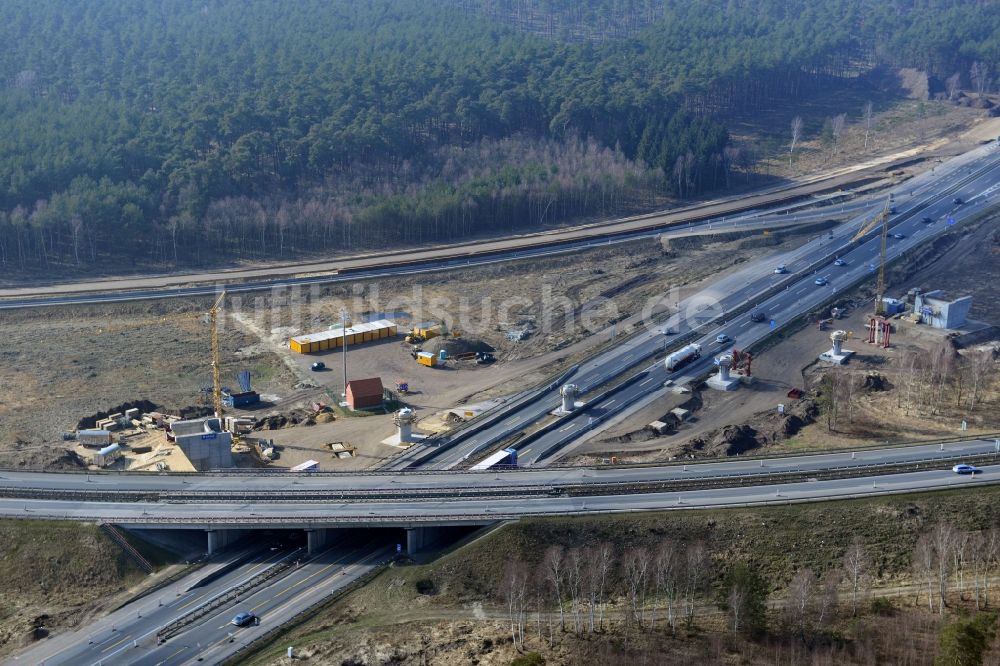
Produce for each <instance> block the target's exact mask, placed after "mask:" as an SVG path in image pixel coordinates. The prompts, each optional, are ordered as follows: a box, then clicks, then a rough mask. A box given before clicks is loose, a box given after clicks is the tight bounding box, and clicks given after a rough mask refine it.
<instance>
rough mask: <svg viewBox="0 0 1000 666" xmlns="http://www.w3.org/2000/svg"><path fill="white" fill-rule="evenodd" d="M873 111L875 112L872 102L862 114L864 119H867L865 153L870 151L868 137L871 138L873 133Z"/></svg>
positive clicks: (867, 104) (866, 105)
mask: <svg viewBox="0 0 1000 666" xmlns="http://www.w3.org/2000/svg"><path fill="white" fill-rule="evenodd" d="M873 110H874V106H873V105H872V103H871V102H868V103H866V104H865V108H864V110H863V112H862V113H863V114H864V118H865V151H867V150H868V137H870V136H871V133H872V111H873Z"/></svg>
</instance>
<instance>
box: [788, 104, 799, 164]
mask: <svg viewBox="0 0 1000 666" xmlns="http://www.w3.org/2000/svg"><path fill="white" fill-rule="evenodd" d="M801 138H802V116H795V117H794V118H792V141H791V143H789V144H788V168H789V169H791V168H792V156H793V155H794V153H795V145H796V144H797V143H798V142H799V139H801Z"/></svg>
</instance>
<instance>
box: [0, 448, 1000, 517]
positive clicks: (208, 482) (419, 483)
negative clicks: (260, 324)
mask: <svg viewBox="0 0 1000 666" xmlns="http://www.w3.org/2000/svg"><path fill="white" fill-rule="evenodd" d="M995 450H996V446H995V442H994V440H993V439H965V440H957V441H954V442H946V443H934V444H920V445H911V446H896V447H885V448H873V449H857V450H842V451H833V452H829V453H819V454H811V455H790V456H780V457H770V458H753V457H750V458H742V457H736V458H729V459H725V460H721V461H717V462H704V461H703V462H697V463H695V462H690V463H686V464H685V463H683V462H678V463H674V464H660V465H648V466H634V467H628V466H618V465H608V466H601V467H533V468H523V469H512V470H504V471H495V470H491V471H485V472H469V471H465V472H461V473H455V472H449V471H423V472H382V473H364V472H361V473H352V472H336V473H320V474H303V475H296V474H291V473H285V474H260V475H243V474H235V475H225V474H199V475H189V476H188V475H185V476H177V475H138V474H76V473H73V474H68V473H67V474H50V473H45V472H20V471H4V472H3V473H2V475H0V494H3V495H7V496H10V495H11V494H12V493H16V492H24V491H27V490H40V491H48V492H75V491H80V492H88V493H99V494H107V495H108V496H113V495H114V494H129V493H136V492H149V493H160V494H161V501H180V498H182V497H183V498H185V499H184V500H183V501H192V500H197V498H198V497H200V496H206V497H217V498H226V497H231V496H232V495H239V494H241V493H242V494H248V495H249V494H253V493H278V494H281V495H282V496H283V499H286V500H287V499H295V498H297V497H298V498H303V497H310V499H311V500H312V501H330V500H333V499H336V494H337V493H339V492H351V493H357V495H358V496H357V498H356V499H355V500H354V501H358V502H366V501H372V500H374V498H372V497H371V496H372V495H374V494H376V493H379V494H384V493H390V494H393V493H394V494H398V495H399V496H400V497H414V498H416V497H419V495H420V494H421V493H423V492H426V491H446V492H447V493H448V494H451V495H454V496H455V497H456V498H457V497H458V496H459V494H460V493H474V492H478V493H485V494H489V493H494V492H496V491H497V490H509V489H515V488H525V489H529V488H558V487H561V486H575V485H581V484H592V485H599V484H628V483H640V482H652V481H671V480H692V479H718V478H726V477H745V476H750V475H762V474H778V473H782V472H824V471H831V470H842V469H849V468H855V467H870V466H877V465H896V464H904V463H913V462H919V461H928V460H936V459H953V458H957V457H975V456H982V455H987V454H990V453H994V452H995ZM317 494H318V495H320V496H319V497H312V496H314V495H317ZM323 495H325V497H323ZM20 501H21V502H22V507H23V508H26V509H27V512H28V513H30V512H31V511H32V507H33V501H32V500H28V501H25V500H20ZM379 501H380V500H379ZM135 506H136V507H139V508H141V507H143V506H148V504H143V503H137V504H135ZM247 510H248V511H251V508H249V505H248V509H247ZM252 510H253V511H254V512H255V511H256V509H255V508H254V509H252Z"/></svg>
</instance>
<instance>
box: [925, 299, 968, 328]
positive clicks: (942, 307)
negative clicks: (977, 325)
mask: <svg viewBox="0 0 1000 666" xmlns="http://www.w3.org/2000/svg"><path fill="white" fill-rule="evenodd" d="M970 308H972V296H962V297H959V298H955V299H952V298H950V297H949V296H948V295H947V294H945V293H944V292H943V291H941V290H940V289H936V290H934V291H928V292H927V293H926V294H925V293H922V292H920V291H916V293H915V294H914V295H913V311H914V312H915V313H917V314H919V315H920V322H921V323H922V324H927V325H928V326H932V327H934V328H949V329H954V328H961V327H962V326H965V318H966V317H967V316H968V315H969V309H970Z"/></svg>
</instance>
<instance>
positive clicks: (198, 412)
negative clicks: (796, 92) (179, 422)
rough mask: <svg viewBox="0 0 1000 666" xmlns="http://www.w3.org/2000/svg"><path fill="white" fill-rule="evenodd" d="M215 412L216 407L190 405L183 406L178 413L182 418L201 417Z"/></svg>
mask: <svg viewBox="0 0 1000 666" xmlns="http://www.w3.org/2000/svg"><path fill="white" fill-rule="evenodd" d="M214 413H215V409H213V408H212V407H209V406H207V405H196V406H189V407H181V408H180V409H178V410H177V415H178V416H179V417H181V418H182V419H185V420H188V419H200V418H203V417H205V416H211V415H212V414H214Z"/></svg>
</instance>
